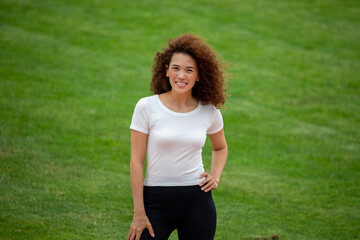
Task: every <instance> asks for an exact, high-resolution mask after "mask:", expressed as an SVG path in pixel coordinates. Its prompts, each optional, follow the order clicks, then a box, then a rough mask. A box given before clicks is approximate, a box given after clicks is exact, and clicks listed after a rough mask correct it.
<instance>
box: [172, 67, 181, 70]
mask: <svg viewBox="0 0 360 240" xmlns="http://www.w3.org/2000/svg"><path fill="white" fill-rule="evenodd" d="M171 69H173V70H179V68H178V67H172V68H171Z"/></svg>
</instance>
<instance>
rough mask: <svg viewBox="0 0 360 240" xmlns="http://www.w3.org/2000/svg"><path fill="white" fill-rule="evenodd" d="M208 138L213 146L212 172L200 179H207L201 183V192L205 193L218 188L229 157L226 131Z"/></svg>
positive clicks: (204, 174) (210, 135)
mask: <svg viewBox="0 0 360 240" xmlns="http://www.w3.org/2000/svg"><path fill="white" fill-rule="evenodd" d="M208 136H209V139H210V141H211V144H212V155H211V172H210V174H209V173H207V172H204V173H202V174H201V175H200V178H203V177H205V180H204V181H202V182H201V183H200V187H201V190H203V191H205V192H208V191H210V190H214V189H216V188H217V187H218V185H219V181H220V175H221V173H222V171H223V169H224V166H225V163H226V159H227V155H228V149H227V144H226V139H225V134H224V129H222V130H221V131H219V132H217V133H214V134H209V135H208Z"/></svg>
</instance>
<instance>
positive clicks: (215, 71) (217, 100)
mask: <svg viewBox="0 0 360 240" xmlns="http://www.w3.org/2000/svg"><path fill="white" fill-rule="evenodd" d="M167 44H168V46H166V47H164V48H163V50H164V52H157V53H156V55H155V58H154V62H153V66H152V79H151V82H150V90H151V91H152V92H153V93H154V94H161V93H165V92H168V91H170V90H171V85H170V82H169V79H168V77H166V70H167V69H166V67H165V66H166V65H167V66H168V65H169V64H170V61H171V59H172V56H173V54H174V53H185V54H188V55H189V56H191V57H192V58H193V59H194V60H195V61H196V63H197V65H198V69H199V71H198V72H199V79H200V81H198V82H196V83H195V85H194V87H193V89H192V95H193V97H195V98H196V99H199V100H200V101H201V102H202V104H208V103H211V104H213V105H214V106H215V107H217V108H220V107H222V106H224V104H225V100H226V96H227V95H226V91H227V85H226V78H225V74H224V70H223V69H224V66H223V64H222V63H221V62H220V61H219V60H218V59H217V57H216V54H215V51H214V50H212V49H211V47H210V46H209V45H208V44H206V42H205V41H204V40H203V39H201V38H200V37H198V36H196V35H194V34H191V33H187V34H182V35H179V36H177V37H176V38H174V39H172V38H170V39H169V40H168V42H167Z"/></svg>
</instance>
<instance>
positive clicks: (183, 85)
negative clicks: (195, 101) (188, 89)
mask: <svg viewBox="0 0 360 240" xmlns="http://www.w3.org/2000/svg"><path fill="white" fill-rule="evenodd" d="M175 84H176V85H177V86H178V87H185V86H186V85H187V84H188V83H187V82H181V81H175Z"/></svg>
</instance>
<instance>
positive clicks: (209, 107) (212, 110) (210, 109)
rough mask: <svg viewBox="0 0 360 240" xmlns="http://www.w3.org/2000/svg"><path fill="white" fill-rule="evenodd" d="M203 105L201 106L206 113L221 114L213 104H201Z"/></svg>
mask: <svg viewBox="0 0 360 240" xmlns="http://www.w3.org/2000/svg"><path fill="white" fill-rule="evenodd" d="M201 105H202V106H201V107H202V109H204V111H206V112H210V113H215V112H220V109H218V108H216V107H215V106H214V105H212V104H211V103H208V104H202V103H201Z"/></svg>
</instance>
